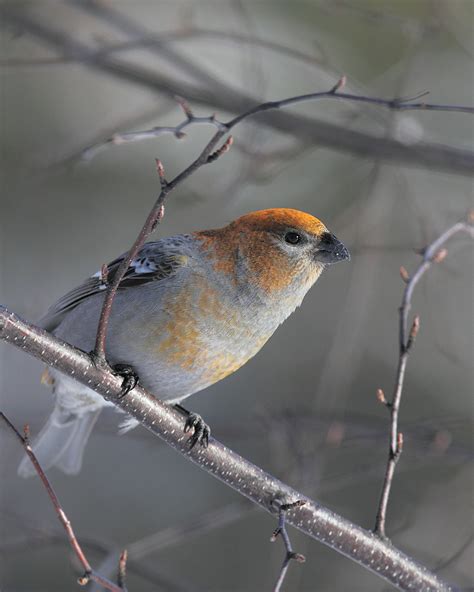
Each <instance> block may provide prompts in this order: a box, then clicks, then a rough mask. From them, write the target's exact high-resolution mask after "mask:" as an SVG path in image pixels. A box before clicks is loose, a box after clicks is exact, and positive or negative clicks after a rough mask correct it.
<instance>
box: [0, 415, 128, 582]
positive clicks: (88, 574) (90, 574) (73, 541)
mask: <svg viewBox="0 0 474 592" xmlns="http://www.w3.org/2000/svg"><path fill="white" fill-rule="evenodd" d="M0 419H3V421H4V422H5V423H6V424H7V426H8V427H9V428H10V429H11V430H12V432H13V433H14V434H15V435H16V436H17V438H18V439H19V440H20V442H21V443H22V445H23V448H24V449H25V452H26V454H27V455H28V457H29V458H30V460H31V462H32V463H33V466H34V467H35V470H36V472H37V474H38V476H39V478H40V479H41V481H42V483H43V485H44V488H45V489H46V492H47V494H48V496H49V499H50V500H51V503H52V504H53V507H54V510H55V512H56V514H57V515H58V518H59V521H60V522H61V524H62V525H63V528H64V530H65V531H66V534H67V536H68V539H69V543H70V545H71V547H72V550H73V551H74V553H75V555H76V557H77V559H78V560H79V562H80V564H81V565H82V567H83V568H84V574H83V575H82V576H80V577H79V578H78V580H77V583H78V584H79V585H80V586H86V585H87V584H88V583H89V582H90V581H91V580H92V581H94V582H96V583H97V584H100V585H101V586H102V587H104V588H105V589H106V590H111V592H124V591H125V592H126V588H125V586H124V585H123V586H122V585H120V580H119V584H118V585H117V584H114V583H113V582H111V581H110V580H108V579H107V578H104V577H103V576H101V575H100V574H98V573H97V572H95V571H94V570H93V569H92V567H91V565H90V563H89V561H88V560H87V557H86V556H85V554H84V551H83V550H82V547H81V546H80V544H79V541H78V540H77V538H76V535H75V533H74V530H73V528H72V524H71V522H70V520H69V518H68V517H67V514H66V512H65V511H64V510H63V508H62V506H61V503H60V501H59V498H58V496H57V495H56V493H55V491H54V489H53V487H52V485H51V483H50V481H49V479H48V477H46V474H45V472H44V471H43V469H42V467H41V465H40V463H39V461H38V459H37V458H36V456H35V454H34V452H33V450H32V448H31V446H30V442H29V428H28V425H25V428H24V435H23V436H22V435H21V434H20V432H19V431H18V430H17V429H16V427H15V426H14V425H13V424H12V422H11V421H10V420H9V419H8V417H7V416H6V415H5V414H4V413H3V412H1V411H0ZM121 564H122V558H121V559H120V565H121ZM124 565H125V563H124ZM120 569H123V570H124V568H120ZM123 573H125V571H123ZM122 581H123V582H124V581H125V580H124V579H123V580H122Z"/></svg>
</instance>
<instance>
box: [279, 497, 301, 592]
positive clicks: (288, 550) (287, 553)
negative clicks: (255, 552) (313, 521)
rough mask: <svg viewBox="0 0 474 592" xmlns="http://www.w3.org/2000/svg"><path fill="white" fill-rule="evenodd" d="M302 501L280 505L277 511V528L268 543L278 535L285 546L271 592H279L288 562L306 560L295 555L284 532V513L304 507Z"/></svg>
mask: <svg viewBox="0 0 474 592" xmlns="http://www.w3.org/2000/svg"><path fill="white" fill-rule="evenodd" d="M305 503H306V502H305V501H304V500H298V501H296V502H292V503H290V504H281V505H280V506H279V509H278V526H277V527H276V529H275V530H274V531H273V534H272V536H271V538H270V541H271V542H272V543H273V542H275V541H276V539H277V537H278V535H280V536H281V538H282V540H283V543H284V545H285V558H284V559H283V563H282V564H281V568H280V573H279V574H278V579H277V581H276V583H275V586H274V588H273V592H280V590H281V586H282V584H283V581H284V579H285V576H286V572H287V571H288V567H289V565H290V561H291V560H292V559H294V560H295V561H296V562H297V563H304V562H305V561H306V558H305V556H304V555H301V553H295V552H294V551H293V547H292V546H291V541H290V537H289V536H288V532H287V530H286V513H287V512H288V510H291V509H293V508H299V507H300V506H304V505H305Z"/></svg>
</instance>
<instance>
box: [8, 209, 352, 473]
mask: <svg viewBox="0 0 474 592" xmlns="http://www.w3.org/2000/svg"><path fill="white" fill-rule="evenodd" d="M124 256H125V255H122V256H121V257H118V258H117V259H115V260H114V261H112V262H111V263H110V264H109V265H107V270H106V277H107V278H108V281H110V280H112V279H113V276H114V274H115V273H116V272H117V270H118V268H119V266H120V264H121V262H122V260H123V258H124ZM349 259H350V255H349V251H348V249H347V248H346V247H345V246H344V244H343V243H342V242H341V241H340V240H339V239H338V238H336V236H335V235H334V234H332V233H331V232H330V231H329V230H328V229H327V228H326V226H325V225H324V224H323V222H321V221H320V220H319V219H318V218H316V217H314V216H312V215H311V214H307V213H305V212H302V211H299V210H295V209H291V208H271V209H267V210H259V211H254V212H250V213H247V214H245V215H243V216H241V217H239V218H237V219H236V220H234V221H232V222H231V223H229V224H228V225H227V226H224V227H222V228H217V229H212V230H202V231H195V232H192V233H189V234H178V235H175V236H171V237H166V238H162V239H160V240H158V241H154V242H147V243H145V244H144V245H143V247H142V248H141V249H140V251H139V252H138V254H137V255H136V257H135V258H134V259H133V261H132V262H131V264H130V266H129V267H128V270H127V271H126V273H125V275H124V276H123V278H122V280H121V282H120V285H119V289H118V291H117V293H116V296H115V299H114V302H113V305H112V311H111V315H110V320H109V327H108V333H107V343H106V355H107V360H108V362H109V364H110V365H111V366H112V367H115V368H117V369H118V371H119V372H121V371H122V370H125V373H124V375H125V374H127V371H130V372H132V373H133V375H134V376H135V374H136V376H137V377H138V380H139V381H140V384H141V385H142V386H143V387H145V388H146V389H148V390H150V391H151V392H152V393H153V394H154V395H155V396H157V397H158V398H159V399H161V400H163V401H164V402H165V403H168V404H170V405H176V406H178V407H179V408H180V409H181V410H183V411H185V410H184V408H182V407H181V406H180V404H181V402H182V401H183V400H184V399H186V398H187V397H189V396H190V395H193V394H195V393H197V392H198V391H201V390H203V389H205V388H206V387H208V386H210V385H212V384H214V383H216V382H218V381H220V380H222V379H224V378H225V377H227V376H228V375H230V374H232V373H233V372H235V371H236V370H238V369H239V368H240V367H241V366H243V365H244V364H245V363H246V362H247V361H248V360H249V359H250V358H252V357H253V356H254V355H255V354H256V353H257V352H258V351H259V350H260V349H261V348H262V347H263V345H264V344H265V343H266V342H267V341H268V339H269V338H270V337H271V336H272V334H273V333H274V332H275V330H276V329H277V328H278V326H279V325H280V324H281V323H282V322H283V321H284V320H285V319H286V318H287V317H288V316H289V315H290V314H291V313H292V312H293V311H294V310H295V309H296V308H297V307H298V306H299V305H300V304H301V303H302V301H303V298H304V296H305V295H306V293H307V292H308V290H309V289H310V288H311V286H312V285H313V284H314V283H315V282H316V281H317V280H318V278H319V277H320V275H321V273H322V271H323V270H324V268H325V267H327V266H328V265H331V264H333V263H337V262H340V261H344V260H349ZM106 288H107V283H106V282H104V270H103V269H102V270H101V271H99V272H97V273H95V274H94V275H92V276H91V277H89V278H88V279H86V280H85V282H83V283H82V284H81V285H80V286H79V287H77V288H75V289H73V290H72V291H70V292H69V293H67V294H66V295H65V296H63V297H62V298H61V299H60V300H59V301H58V302H56V303H55V304H54V305H53V306H51V308H50V309H49V310H48V311H47V313H46V314H45V315H44V317H43V318H42V319H41V320H40V321H39V325H40V326H41V327H42V328H44V329H46V330H47V331H50V332H52V333H53V334H54V335H56V336H57V337H58V338H60V339H62V340H64V341H66V342H68V343H70V344H71V345H73V346H75V347H78V348H80V349H81V350H83V351H86V352H88V351H91V350H92V349H93V347H94V342H95V336H96V332H97V326H98V322H99V316H100V311H101V307H102V303H103V299H104V294H105V290H106ZM48 377H49V382H50V383H52V385H53V394H54V399H55V404H54V408H53V411H52V413H51V416H50V417H49V419H48V421H47V423H46V425H45V426H44V427H43V429H42V430H41V432H40V433H39V435H38V437H37V438H36V440H35V441H34V443H33V445H32V446H33V450H34V451H35V454H36V456H37V458H38V460H39V462H40V464H41V465H42V467H43V469H44V470H46V469H49V468H51V467H53V466H56V467H57V468H59V469H60V470H62V471H63V472H65V473H67V474H72V475H73V474H77V473H78V472H79V471H80V469H81V464H82V459H83V454H84V450H85V446H86V443H87V440H88V438H89V435H90V434H91V431H92V428H93V427H94V424H95V422H96V421H97V418H98V416H99V414H100V412H101V410H102V409H103V408H104V407H107V406H112V405H113V404H112V403H110V402H107V401H106V400H105V399H103V398H102V397H101V396H100V395H99V394H97V393H95V392H94V391H93V390H91V389H89V388H87V387H86V386H84V385H81V384H80V383H78V382H76V381H75V380H74V379H73V378H72V377H70V376H66V375H63V374H61V373H59V372H58V371H57V370H54V369H48ZM186 413H188V421H187V422H186V428H185V429H188V430H189V429H190V428H193V434H192V436H191V438H190V445H191V446H193V445H194V444H196V442H197V441H199V443H200V444H203V445H206V444H207V442H208V439H209V433H210V430H209V427H208V426H207V424H205V423H204V422H203V420H202V418H201V417H200V416H199V415H197V414H193V413H191V414H189V412H186ZM137 424H138V422H137V421H136V420H135V419H133V418H131V417H129V419H127V420H125V421H124V422H123V423H122V425H121V432H126V431H128V430H129V429H131V428H133V427H135V425H137ZM18 471H19V474H20V475H21V476H25V477H26V476H29V475H32V474H34V473H35V470H34V468H33V465H32V464H31V462H30V461H29V459H28V458H27V457H25V458H24V459H23V460H22V461H21V463H20V466H19V469H18Z"/></svg>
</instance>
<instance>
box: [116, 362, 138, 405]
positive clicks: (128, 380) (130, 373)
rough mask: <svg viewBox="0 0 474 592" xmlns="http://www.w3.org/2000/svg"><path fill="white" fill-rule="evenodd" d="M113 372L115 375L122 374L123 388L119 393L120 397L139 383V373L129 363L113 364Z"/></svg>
mask: <svg viewBox="0 0 474 592" xmlns="http://www.w3.org/2000/svg"><path fill="white" fill-rule="evenodd" d="M112 372H113V373H114V376H120V377H121V378H122V390H121V392H120V395H119V399H121V398H122V397H125V395H128V393H129V392H130V391H131V390H133V389H134V388H135V387H136V386H137V384H138V380H139V378H138V374H137V373H136V372H135V370H134V369H133V368H132V366H130V365H129V364H115V365H114V366H112Z"/></svg>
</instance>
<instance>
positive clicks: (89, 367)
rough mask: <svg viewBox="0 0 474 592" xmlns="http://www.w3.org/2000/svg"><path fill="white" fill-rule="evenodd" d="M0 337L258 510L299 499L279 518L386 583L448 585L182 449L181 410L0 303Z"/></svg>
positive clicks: (357, 533)
mask: <svg viewBox="0 0 474 592" xmlns="http://www.w3.org/2000/svg"><path fill="white" fill-rule="evenodd" d="M0 339H2V340H4V341H6V342H8V343H11V344H12V345H15V346H16V347H18V348H19V349H21V350H22V351H24V352H26V353H28V354H30V355H32V356H35V357H36V358H38V359H40V360H42V361H43V362H44V363H46V364H48V365H50V366H52V367H54V368H56V369H57V370H59V371H61V372H63V373H65V374H67V375H68V376H72V377H73V378H75V379H76V380H78V381H79V382H80V383H82V384H84V385H86V386H88V387H89V388H92V389H93V390H94V391H95V392H97V393H99V394H100V395H102V396H103V397H104V398H106V399H107V400H109V401H112V402H113V403H114V404H115V405H117V406H118V407H120V408H121V409H122V410H123V411H125V412H126V413H128V414H130V415H132V416H133V417H135V418H136V419H138V421H140V423H141V424H142V425H143V426H145V427H146V428H147V429H148V430H150V431H151V432H153V433H154V434H155V435H157V436H159V437H160V438H161V439H163V440H164V441H165V442H167V443H168V444H169V445H170V446H172V447H173V448H175V449H176V450H178V451H179V452H181V453H182V454H183V455H185V456H186V457H187V458H189V459H190V460H192V461H193V462H194V463H196V464H197V465H198V466H200V467H201V468H202V469H204V470H205V471H207V472H208V473H209V474H211V475H213V476H214V477H216V478H218V479H220V480H221V481H223V482H224V483H226V484H227V485H228V486H229V487H231V488H232V489H234V490H235V491H237V492H238V493H240V494H241V495H244V496H245V497H247V498H249V499H250V500H251V501H253V502H254V503H256V504H257V505H259V506H260V507H262V508H263V509H265V510H266V511H267V512H270V513H274V512H275V505H274V504H275V501H276V500H278V501H280V502H281V503H283V504H289V503H292V502H294V501H297V500H301V501H304V502H305V504H304V505H302V506H298V507H294V508H292V509H290V510H288V512H287V514H286V522H287V523H288V524H291V525H293V526H295V527H296V528H298V529H299V530H301V531H302V532H304V533H306V534H307V535H308V536H310V537H312V538H314V539H316V540H318V541H320V542H322V543H324V544H325V545H327V546H329V547H331V548H332V549H334V550H336V551H338V552H339V553H341V554H343V555H345V556H347V557H349V558H350V559H352V560H353V561H355V562H357V563H359V564H360V565H362V566H364V567H365V568H367V569H368V570H370V571H372V572H373V573H375V574H377V575H379V576H380V577H382V578H384V579H386V580H387V581H389V582H391V583H392V584H393V585H394V586H396V587H398V589H400V590H406V591H409V590H418V591H422V590H423V591H424V592H428V591H430V592H435V591H436V592H448V591H453V590H455V589H456V588H455V587H452V586H450V585H449V584H447V583H445V582H443V580H441V579H440V578H439V577H438V576H437V575H435V574H433V573H431V572H430V571H429V570H427V569H426V568H425V567H423V566H421V565H419V564H418V563H417V562H416V561H414V560H413V559H412V558H410V557H409V556H407V555H405V554H404V553H402V552H401V551H400V550H398V549H396V548H395V547H394V546H393V545H391V544H388V543H386V542H385V541H383V540H382V539H380V537H377V536H376V535H375V534H374V533H372V532H370V531H367V530H364V529H363V528H361V527H359V526H356V525H354V524H352V523H351V522H350V521H348V520H346V519H345V518H343V517H341V516H339V515H338V514H336V513H334V512H332V511H331V510H329V509H328V508H325V507H324V506H322V505H320V504H319V503H317V502H316V501H313V500H311V499H309V498H307V497H305V496H304V495H302V494H301V493H299V492H298V491H296V490H294V489H293V488H291V487H289V486H288V485H286V484H285V483H283V482H281V481H279V480H278V479H276V478H275V477H273V476H272V475H270V474H268V473H266V472H265V471H263V470H262V469H260V468H259V467H257V466H255V465H253V464H252V463H250V462H249V461H247V460H245V459H244V458H242V457H241V456H239V455H238V454H236V453H235V452H233V451H231V450H230V449H229V448H227V447H226V446H224V445H223V444H221V443H220V442H218V441H217V440H215V439H214V438H210V441H209V447H208V448H206V449H204V448H202V447H195V448H193V449H192V450H190V449H189V445H188V443H187V436H186V435H185V434H184V433H183V427H184V421H183V417H182V415H181V414H180V413H179V412H178V411H177V410H175V409H174V408H172V407H171V406H169V405H166V404H165V403H163V402H161V401H159V400H158V399H156V398H155V397H154V396H153V395H152V394H151V393H149V392H147V391H145V390H144V389H143V388H141V387H140V386H137V387H135V389H133V390H132V391H131V392H130V393H129V394H128V395H127V396H126V397H121V392H122V391H121V379H120V378H119V377H117V376H114V375H113V374H112V373H111V372H110V371H109V370H108V369H107V368H101V367H98V366H96V365H95V364H94V363H93V362H92V361H91V359H90V357H89V355H87V354H86V353H84V352H82V351H80V350H78V349H76V348H74V347H72V346H70V345H69V344H67V343H65V342H64V341H61V340H60V339H57V338H56V337H55V336H53V335H51V334H49V333H47V332H46V331H44V330H42V329H39V328H38V327H35V326H34V325H31V324H29V323H26V322H25V321H23V320H21V319H20V318H19V317H18V316H16V315H15V314H14V313H12V312H9V311H8V310H7V309H6V308H5V307H3V306H0Z"/></svg>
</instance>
